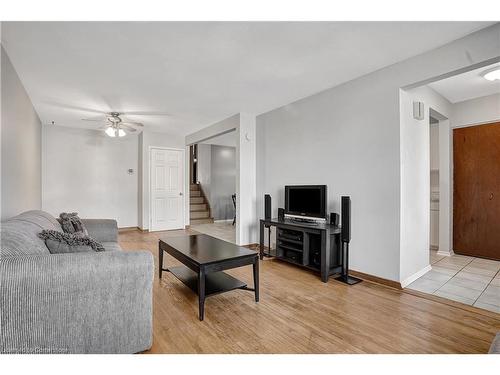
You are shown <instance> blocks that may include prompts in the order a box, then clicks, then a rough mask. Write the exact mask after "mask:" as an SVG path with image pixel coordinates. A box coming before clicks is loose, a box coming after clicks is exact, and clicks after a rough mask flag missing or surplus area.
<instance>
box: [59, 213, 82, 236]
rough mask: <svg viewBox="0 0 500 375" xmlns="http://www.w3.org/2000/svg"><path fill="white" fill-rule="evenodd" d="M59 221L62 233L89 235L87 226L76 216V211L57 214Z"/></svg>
mask: <svg viewBox="0 0 500 375" xmlns="http://www.w3.org/2000/svg"><path fill="white" fill-rule="evenodd" d="M58 220H59V223H61V227H62V229H63V231H64V233H83V234H84V235H85V236H88V235H89V232H88V231H87V228H85V225H83V222H82V220H81V219H80V218H79V217H78V213H76V212H70V213H67V212H63V213H61V214H60V215H59V219H58Z"/></svg>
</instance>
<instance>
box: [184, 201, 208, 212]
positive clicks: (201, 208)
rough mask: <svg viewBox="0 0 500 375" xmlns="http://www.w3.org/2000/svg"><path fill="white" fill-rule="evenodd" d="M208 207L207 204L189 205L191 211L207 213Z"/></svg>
mask: <svg viewBox="0 0 500 375" xmlns="http://www.w3.org/2000/svg"><path fill="white" fill-rule="evenodd" d="M207 208H208V207H207V205H206V204H205V203H201V204H193V203H191V204H190V205H189V211H206V210H207Z"/></svg>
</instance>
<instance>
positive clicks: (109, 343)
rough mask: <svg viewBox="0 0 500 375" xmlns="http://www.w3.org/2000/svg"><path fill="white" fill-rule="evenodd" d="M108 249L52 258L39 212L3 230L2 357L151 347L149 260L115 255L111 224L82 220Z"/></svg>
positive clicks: (47, 219) (52, 223)
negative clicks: (20, 354)
mask: <svg viewBox="0 0 500 375" xmlns="http://www.w3.org/2000/svg"><path fill="white" fill-rule="evenodd" d="M83 222H84V224H85V226H86V227H87V229H88V231H89V234H90V235H91V236H92V237H94V238H95V239H96V240H97V241H99V242H101V243H102V244H103V245H104V247H105V249H106V251H104V252H97V253H96V252H88V253H74V254H50V253H49V251H48V249H47V247H46V246H45V243H44V241H43V240H41V239H40V238H38V237H37V234H38V233H40V232H41V231H42V230H43V229H55V230H58V231H62V229H61V226H60V225H59V222H58V221H57V220H56V219H55V218H54V217H53V216H52V215H50V214H48V213H46V212H43V211H28V212H24V213H22V214H21V215H18V216H16V217H13V218H11V219H9V220H7V221H4V222H2V224H1V248H0V353H136V352H140V351H144V350H146V349H149V348H150V347H151V344H152V284H153V257H152V255H151V253H150V252H148V251H134V252H124V251H121V248H120V246H119V245H118V242H117V237H118V229H117V224H116V221H114V220H83Z"/></svg>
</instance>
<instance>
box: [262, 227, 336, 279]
mask: <svg viewBox="0 0 500 375" xmlns="http://www.w3.org/2000/svg"><path fill="white" fill-rule="evenodd" d="M270 227H275V228H276V250H275V252H274V254H271V253H269V252H268V253H266V252H265V251H264V229H265V228H270ZM264 256H270V257H275V258H277V259H279V260H282V261H285V262H288V263H292V264H295V265H298V266H300V267H303V268H306V269H309V270H312V271H316V272H319V273H320V274H321V280H322V281H323V282H325V283H326V282H327V281H328V278H329V277H330V276H331V275H336V274H338V275H343V274H344V269H345V268H344V267H343V266H344V260H343V252H342V251H341V242H340V228H339V227H337V226H333V225H331V224H328V223H326V222H315V223H309V222H303V221H296V220H291V219H289V218H285V220H279V219H270V220H260V259H263V258H264Z"/></svg>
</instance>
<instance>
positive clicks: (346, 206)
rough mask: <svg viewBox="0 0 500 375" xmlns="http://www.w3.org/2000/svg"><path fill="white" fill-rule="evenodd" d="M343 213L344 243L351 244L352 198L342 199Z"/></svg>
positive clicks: (342, 233)
mask: <svg viewBox="0 0 500 375" xmlns="http://www.w3.org/2000/svg"><path fill="white" fill-rule="evenodd" d="M340 207H341V212H342V232H341V237H340V238H341V239H342V242H348V243H349V242H351V197H345V196H344V197H342V199H341V206H340Z"/></svg>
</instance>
